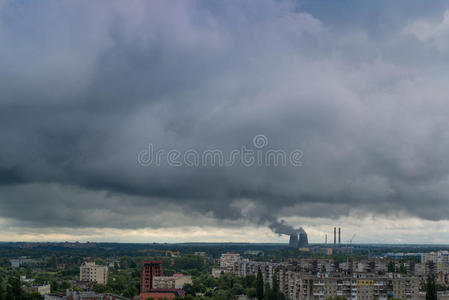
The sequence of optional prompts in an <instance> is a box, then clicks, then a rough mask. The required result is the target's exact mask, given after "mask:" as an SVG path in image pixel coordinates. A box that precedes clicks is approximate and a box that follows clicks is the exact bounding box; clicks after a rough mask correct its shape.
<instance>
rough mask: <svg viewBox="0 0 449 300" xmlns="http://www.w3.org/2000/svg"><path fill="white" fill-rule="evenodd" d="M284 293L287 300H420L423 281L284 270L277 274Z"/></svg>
mask: <svg viewBox="0 0 449 300" xmlns="http://www.w3.org/2000/svg"><path fill="white" fill-rule="evenodd" d="M276 276H278V280H279V287H280V290H281V291H282V292H283V293H284V295H285V296H286V297H287V299H295V300H296V299H298V300H326V299H329V298H334V297H337V296H340V297H344V298H346V299H348V300H387V299H389V298H392V297H393V298H402V299H410V300H419V299H420V294H419V280H420V279H419V278H417V277H402V276H401V275H400V274H387V275H383V276H377V275H374V274H367V273H354V274H351V275H345V274H343V273H334V274H329V273H327V274H321V273H318V274H315V275H312V274H307V273H301V272H295V271H288V270H283V269H282V268H281V269H280V270H279V272H278V273H277V274H276Z"/></svg>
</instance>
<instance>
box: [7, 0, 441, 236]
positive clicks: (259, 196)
mask: <svg viewBox="0 0 449 300" xmlns="http://www.w3.org/2000/svg"><path fill="white" fill-rule="evenodd" d="M317 2H319V3H318V4H316V3H313V4H312V3H309V2H307V1H304V2H301V1H300V2H293V1H274V0H273V1H272V0H262V1H243V2H242V1H226V2H219V1H216V2H215V1H179V2H178V1H174V2H167V1H133V2H131V3H126V4H125V3H123V2H120V1H107V2H106V1H104V2H102V1H98V2H95V3H87V2H75V1H73V2H72V1H66V2H59V1H51V0H49V1H39V2H17V1H3V2H0V45H1V46H0V78H1V80H0V141H1V147H0V185H1V187H0V191H1V192H0V217H1V218H4V219H5V220H8V221H7V223H8V224H10V226H18V227H20V226H32V227H42V228H49V227H58V226H62V227H67V228H71V227H80V228H82V227H92V228H127V229H130V230H132V229H139V228H146V227H152V228H157V227H173V226H183V225H189V226H213V225H214V224H215V226H225V227H226V226H231V227H232V226H235V225H236V224H243V223H245V224H247V222H249V223H252V224H256V225H257V224H258V225H266V224H267V223H269V222H272V221H275V220H280V219H282V218H292V217H297V218H299V220H297V222H298V224H293V225H302V224H301V221H300V220H301V219H303V220H305V219H306V218H327V219H334V218H340V217H347V216H352V217H355V218H358V217H360V218H364V216H365V215H378V214H380V215H385V216H411V217H416V218H417V219H426V220H446V219H447V216H448V215H449V203H448V201H447V199H448V196H449V189H448V188H447V187H448V186H449V185H448V184H449V177H448V176H449V160H448V159H447V153H448V152H449V151H448V150H449V133H448V132H447V130H446V128H448V127H449V102H448V95H449V86H448V85H447V81H448V76H449V74H448V72H447V69H448V68H447V67H448V63H447V62H448V61H449V60H448V58H449V57H448V56H449V52H448V49H447V46H445V45H447V44H448V42H449V26H448V15H449V6H448V5H447V4H444V2H442V3H435V5H434V6H433V9H432V8H427V9H423V10H420V4H419V3H418V1H411V2H412V4H410V11H409V12H410V13H409V14H407V15H404V12H403V11H402V8H401V1H397V2H395V3H396V4H395V5H392V4H391V3H389V2H386V1H385V2H384V1H379V3H377V4H376V5H374V6H373V4H369V2H366V3H365V2H363V1H360V2H361V3H362V4H360V3H359V4H357V5H356V4H354V3H352V4H351V3H349V2H348V3H346V2H345V4H344V5H346V10H345V12H342V13H341V16H340V18H338V17H335V16H331V15H330V14H329V11H328V9H330V6H329V7H328V6H327V5H330V3H329V2H327V1H317ZM415 2H416V3H415ZM320 3H321V4H320ZM404 3H405V2H404V1H402V4H404ZM407 3H409V1H407ZM444 5H446V6H447V7H444ZM383 8H384V9H385V10H383ZM386 8H388V9H386ZM367 11H371V12H372V13H367ZM445 11H446V12H445ZM365 14H366V15H365ZM362 16H364V17H363V18H362ZM257 134H263V135H265V136H266V137H267V138H268V141H269V144H268V146H267V147H268V148H272V149H283V150H285V151H292V150H295V149H300V150H301V151H302V153H303V157H302V158H301V160H302V166H301V167H294V166H285V167H279V166H278V167H275V166H251V167H245V166H243V165H236V166H233V167H211V166H204V167H189V166H183V167H173V166H169V165H166V164H163V165H161V166H149V167H144V166H141V165H139V163H138V162H137V156H138V154H139V152H141V151H142V150H143V149H146V148H147V147H148V144H150V143H151V144H152V145H154V146H155V147H156V148H158V149H165V150H169V149H176V150H178V151H181V152H182V151H186V150H189V149H194V150H196V151H205V150H210V149H219V150H220V151H223V152H225V153H229V152H231V151H232V150H233V149H240V148H241V147H243V146H245V147H248V148H251V147H252V148H253V149H254V145H253V144H252V139H253V137H254V136H255V135H257ZM166 214H172V218H171V219H173V220H172V222H167V219H166V218H165V219H164V218H161V217H158V216H162V215H164V216H166ZM200 216H202V217H200ZM306 229H307V228H306Z"/></svg>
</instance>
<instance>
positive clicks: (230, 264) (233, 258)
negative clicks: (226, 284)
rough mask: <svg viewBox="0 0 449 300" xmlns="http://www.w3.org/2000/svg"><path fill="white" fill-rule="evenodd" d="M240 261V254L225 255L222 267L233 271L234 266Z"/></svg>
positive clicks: (229, 253)
mask: <svg viewBox="0 0 449 300" xmlns="http://www.w3.org/2000/svg"><path fill="white" fill-rule="evenodd" d="M239 260H240V254H238V253H231V252H228V253H223V254H221V257H220V267H221V268H226V269H230V270H232V268H234V264H235V263H236V262H237V261H239Z"/></svg>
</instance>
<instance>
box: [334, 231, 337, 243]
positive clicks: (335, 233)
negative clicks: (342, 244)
mask: <svg viewBox="0 0 449 300" xmlns="http://www.w3.org/2000/svg"><path fill="white" fill-rule="evenodd" d="M336 245H337V227H334V248H335V246H336Z"/></svg>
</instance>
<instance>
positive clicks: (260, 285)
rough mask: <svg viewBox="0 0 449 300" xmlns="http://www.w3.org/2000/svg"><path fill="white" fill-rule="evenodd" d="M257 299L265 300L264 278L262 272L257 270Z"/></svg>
mask: <svg viewBox="0 0 449 300" xmlns="http://www.w3.org/2000/svg"><path fill="white" fill-rule="evenodd" d="M256 298H257V299H258V300H261V299H263V277H262V271H261V270H260V268H259V270H257V277H256Z"/></svg>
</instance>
